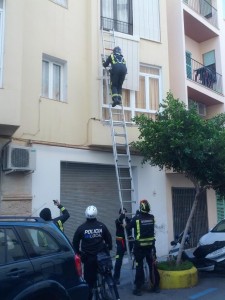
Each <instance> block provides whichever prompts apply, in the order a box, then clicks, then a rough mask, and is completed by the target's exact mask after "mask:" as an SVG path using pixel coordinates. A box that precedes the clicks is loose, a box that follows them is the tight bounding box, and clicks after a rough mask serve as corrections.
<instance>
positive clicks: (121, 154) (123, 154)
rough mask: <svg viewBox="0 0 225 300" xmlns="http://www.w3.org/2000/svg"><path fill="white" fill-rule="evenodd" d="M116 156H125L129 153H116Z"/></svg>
mask: <svg viewBox="0 0 225 300" xmlns="http://www.w3.org/2000/svg"><path fill="white" fill-rule="evenodd" d="M117 156H121V157H125V156H129V154H127V153H118V154H117Z"/></svg>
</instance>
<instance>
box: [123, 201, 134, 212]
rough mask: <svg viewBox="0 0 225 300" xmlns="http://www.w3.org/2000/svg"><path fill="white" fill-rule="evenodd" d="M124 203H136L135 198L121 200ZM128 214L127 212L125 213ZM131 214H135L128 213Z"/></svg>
mask: <svg viewBox="0 0 225 300" xmlns="http://www.w3.org/2000/svg"><path fill="white" fill-rule="evenodd" d="M123 202H124V203H136V201H135V200H123ZM126 214H129V213H126ZM130 214H131V215H135V214H134V213H130Z"/></svg>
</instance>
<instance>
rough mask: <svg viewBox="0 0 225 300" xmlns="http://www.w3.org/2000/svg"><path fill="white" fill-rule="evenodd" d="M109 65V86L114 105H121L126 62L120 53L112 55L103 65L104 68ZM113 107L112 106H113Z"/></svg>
mask: <svg viewBox="0 0 225 300" xmlns="http://www.w3.org/2000/svg"><path fill="white" fill-rule="evenodd" d="M109 64H110V65H111V70H110V84H111V93H112V100H113V102H114V104H115V105H116V104H121V99H122V85H123V82H124V80H125V77H126V74H127V67H126V61H125V59H124V57H123V55H122V54H121V53H117V52H115V53H112V54H111V55H110V56H109V57H108V58H107V59H106V61H105V62H104V63H103V66H104V68H106V67H108V66H109ZM115 105H113V106H115Z"/></svg>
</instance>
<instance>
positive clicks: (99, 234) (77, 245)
mask: <svg viewBox="0 0 225 300" xmlns="http://www.w3.org/2000/svg"><path fill="white" fill-rule="evenodd" d="M85 216H86V219H87V220H86V222H85V223H83V224H82V225H80V226H79V227H78V228H77V230H76V232H75V234H74V237H73V247H74V250H75V252H76V253H78V254H80V255H81V260H82V262H83V265H84V279H85V280H86V282H87V283H88V286H89V298H88V300H91V299H92V294H93V293H92V290H93V288H94V285H95V282H96V279H97V254H98V253H100V252H106V253H108V252H109V250H112V236H111V234H110V232H109V230H108V228H107V227H106V226H105V224H103V223H102V222H99V221H98V220H97V219H96V217H97V208H96V207H95V206H93V205H91V206H88V207H87V209H86V211H85Z"/></svg>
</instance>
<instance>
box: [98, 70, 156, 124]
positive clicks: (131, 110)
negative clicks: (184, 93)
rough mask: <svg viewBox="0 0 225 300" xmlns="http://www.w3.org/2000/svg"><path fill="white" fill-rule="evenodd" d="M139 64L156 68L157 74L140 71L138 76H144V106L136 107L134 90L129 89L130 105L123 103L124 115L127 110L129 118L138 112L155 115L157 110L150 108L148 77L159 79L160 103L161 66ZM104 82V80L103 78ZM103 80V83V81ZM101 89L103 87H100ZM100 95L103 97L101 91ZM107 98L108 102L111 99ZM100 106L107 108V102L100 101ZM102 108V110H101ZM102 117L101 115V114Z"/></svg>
mask: <svg viewBox="0 0 225 300" xmlns="http://www.w3.org/2000/svg"><path fill="white" fill-rule="evenodd" d="M141 66H145V67H149V68H150V69H153V68H154V69H157V70H158V71H159V74H158V75H156V74H151V73H143V72H140V73H139V76H140V77H141V76H143V77H144V78H145V107H146V108H137V107H136V104H135V103H136V94H135V93H136V91H132V90H129V91H128V93H129V99H130V106H129V107H128V106H125V104H123V105H124V107H123V108H124V112H125V115H126V112H127V113H128V112H129V115H130V116H131V118H134V117H135V116H136V115H137V114H140V113H143V114H146V115H149V116H151V115H155V114H156V113H157V110H152V109H151V108H150V95H149V79H150V78H154V79H158V81H159V85H158V87H159V91H158V93H159V100H158V101H159V105H160V103H162V68H161V67H156V66H152V65H146V64H141ZM104 82H105V80H104ZM104 82H103V83H104ZM102 90H103V89H102ZM102 97H103V93H102ZM109 99H110V102H112V101H111V97H110V96H109ZM106 102H107V101H106ZM102 103H103V104H102V108H103V109H105V108H108V104H104V103H105V101H103V102H102ZM103 109H102V111H103ZM102 117H103V115H102ZM127 123H132V122H131V121H129V120H128V121H127Z"/></svg>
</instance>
